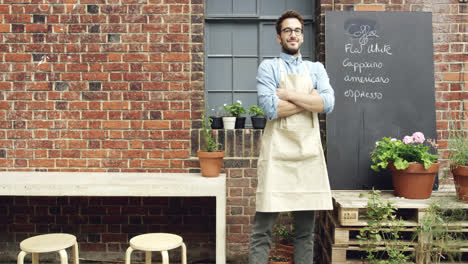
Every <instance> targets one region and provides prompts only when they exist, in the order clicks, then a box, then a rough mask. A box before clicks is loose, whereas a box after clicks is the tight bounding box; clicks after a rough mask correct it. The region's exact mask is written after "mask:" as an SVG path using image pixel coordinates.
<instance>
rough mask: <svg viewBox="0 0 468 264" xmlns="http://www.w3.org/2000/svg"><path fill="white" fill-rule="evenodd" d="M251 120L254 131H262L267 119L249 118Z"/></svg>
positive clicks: (260, 117)
mask: <svg viewBox="0 0 468 264" xmlns="http://www.w3.org/2000/svg"><path fill="white" fill-rule="evenodd" d="M250 119H251V120H252V126H253V128H255V129H264V128H265V125H266V122H267V119H266V117H264V116H261V115H258V116H252V117H250Z"/></svg>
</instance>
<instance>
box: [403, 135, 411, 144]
mask: <svg viewBox="0 0 468 264" xmlns="http://www.w3.org/2000/svg"><path fill="white" fill-rule="evenodd" d="M403 142H404V143H405V144H411V143H413V137H410V136H406V137H404V138H403Z"/></svg>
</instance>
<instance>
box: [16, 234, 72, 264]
mask: <svg viewBox="0 0 468 264" xmlns="http://www.w3.org/2000/svg"><path fill="white" fill-rule="evenodd" d="M69 247H72V251H73V255H74V260H73V264H79V261H78V260H79V253H78V243H77V241H76V237H75V236H74V235H70V234H63V233H53V234H45V235H38V236H33V237H30V238H27V239H25V240H23V241H21V243H20V248H21V252H20V253H19V254H18V260H17V264H24V257H25V256H26V255H27V254H31V255H32V264H39V253H48V252H57V253H58V254H59V255H60V264H68V255H67V251H66V249H67V248H69Z"/></svg>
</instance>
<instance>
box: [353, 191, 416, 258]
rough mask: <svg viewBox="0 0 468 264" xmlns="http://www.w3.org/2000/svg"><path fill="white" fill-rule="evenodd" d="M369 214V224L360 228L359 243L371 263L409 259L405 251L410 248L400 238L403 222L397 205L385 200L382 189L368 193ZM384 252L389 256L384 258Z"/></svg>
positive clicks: (366, 216)
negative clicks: (383, 248)
mask: <svg viewBox="0 0 468 264" xmlns="http://www.w3.org/2000/svg"><path fill="white" fill-rule="evenodd" d="M368 198H369V200H368V203H367V207H366V209H367V214H366V215H365V216H364V217H365V218H367V219H369V220H368V226H365V227H363V228H361V229H360V230H359V235H357V238H358V239H359V243H360V244H361V246H364V248H365V251H366V253H367V256H366V259H367V260H368V261H369V262H370V263H378V264H397V263H398V264H399V263H404V262H406V261H407V260H408V259H409V256H407V255H405V254H404V252H405V251H406V250H407V249H408V247H407V246H406V245H404V244H403V242H402V241H401V240H400V233H401V231H402V230H403V223H402V221H401V220H398V219H396V213H395V212H396V207H395V206H394V205H393V203H392V202H391V201H387V202H384V201H383V200H382V198H381V197H380V191H377V190H372V191H370V192H369V194H368ZM382 245H383V247H385V248H386V251H385V252H381V251H379V250H378V249H377V247H378V246H382ZM384 253H386V254H387V258H384Z"/></svg>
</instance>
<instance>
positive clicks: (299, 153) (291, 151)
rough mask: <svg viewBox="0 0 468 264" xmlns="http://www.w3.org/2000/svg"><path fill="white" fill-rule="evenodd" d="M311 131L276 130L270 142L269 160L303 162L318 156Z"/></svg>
mask: <svg viewBox="0 0 468 264" xmlns="http://www.w3.org/2000/svg"><path fill="white" fill-rule="evenodd" d="M319 147H320V144H317V140H316V139H315V135H314V133H313V130H311V129H305V130H303V129H297V130H291V129H285V128H276V129H274V131H273V136H272V141H271V152H272V153H271V158H272V159H273V160H276V161H303V160H308V159H311V158H315V157H318V156H319V155H320V150H319Z"/></svg>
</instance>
